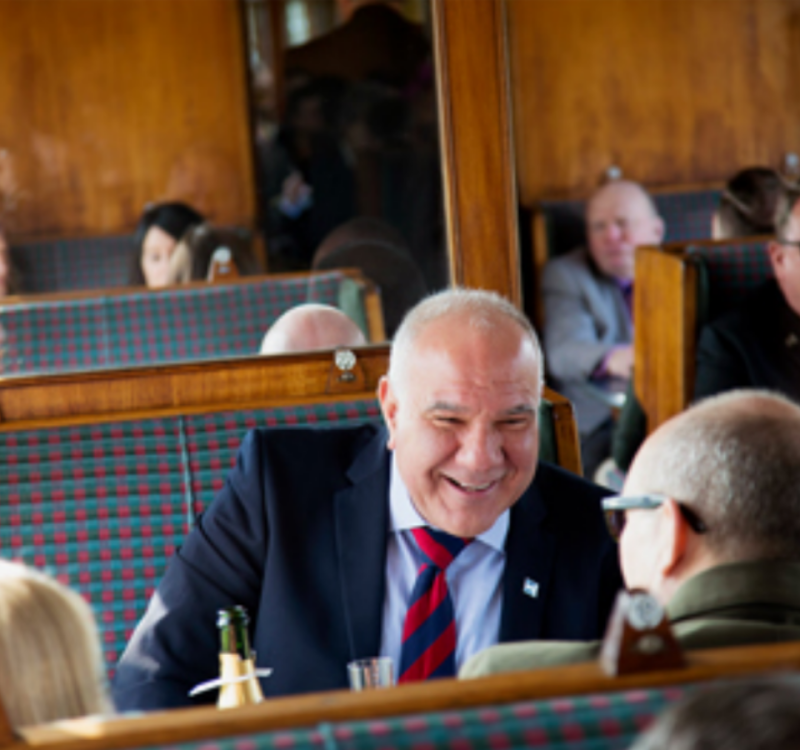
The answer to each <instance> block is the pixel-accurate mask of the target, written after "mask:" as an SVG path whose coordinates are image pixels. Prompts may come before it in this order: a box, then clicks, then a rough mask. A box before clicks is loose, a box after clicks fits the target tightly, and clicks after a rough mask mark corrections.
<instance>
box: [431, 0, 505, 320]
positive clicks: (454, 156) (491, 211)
mask: <svg viewBox="0 0 800 750" xmlns="http://www.w3.org/2000/svg"><path fill="white" fill-rule="evenodd" d="M433 9H434V14H433V20H434V33H435V37H436V45H435V47H436V63H437V65H436V67H437V85H438V92H439V128H440V131H441V134H442V150H443V160H444V164H443V170H444V188H445V191H444V192H445V215H446V219H447V230H448V246H449V251H450V262H451V279H452V281H453V282H454V283H456V284H460V285H463V286H470V287H480V288H483V289H492V290H494V291H497V292H499V293H501V294H503V295H505V296H507V297H508V298H510V299H511V300H513V301H514V302H516V303H517V304H518V305H519V304H520V302H521V296H520V261H519V240H518V237H517V229H516V198H515V195H516V185H515V182H514V166H513V155H512V148H511V138H510V133H511V131H510V128H511V123H510V111H509V110H510V102H509V98H508V86H509V79H508V64H507V50H506V34H505V19H504V8H503V4H502V2H501V0H435V1H434V3H433Z"/></svg>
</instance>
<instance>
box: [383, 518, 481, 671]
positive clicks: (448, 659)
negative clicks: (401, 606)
mask: <svg viewBox="0 0 800 750" xmlns="http://www.w3.org/2000/svg"><path fill="white" fill-rule="evenodd" d="M411 533H412V535H413V537H414V541H415V542H416V543H417V547H419V551H420V552H421V553H422V556H423V559H424V562H423V563H422V565H421V566H420V568H419V571H418V572H417V580H416V583H415V584H414V589H413V591H412V592H411V600H410V602H409V605H408V611H407V612H406V620H405V623H404V625H403V647H402V650H401V654H400V671H399V676H398V680H397V681H398V682H401V683H402V682H413V681H416V680H428V679H431V678H435V677H453V676H455V673H456V660H455V653H456V622H455V615H454V612H453V600H452V598H451V597H450V591H449V589H448V587H447V577H446V574H447V569H448V567H450V564H451V563H452V562H453V560H455V559H456V557H458V555H459V554H460V553H461V552H462V551H463V550H464V548H465V547H466V546H467V545H468V544H469V543H470V541H472V540H471V539H460V538H459V537H456V536H452V535H451V534H446V533H444V532H443V531H436V530H435V529H431V528H429V527H427V526H421V527H419V528H416V529H412V531H411Z"/></svg>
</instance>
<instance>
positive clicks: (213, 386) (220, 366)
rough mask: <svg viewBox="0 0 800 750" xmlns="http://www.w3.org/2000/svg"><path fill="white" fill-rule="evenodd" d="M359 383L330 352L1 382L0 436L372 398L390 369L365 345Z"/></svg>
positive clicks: (378, 350) (383, 353)
mask: <svg viewBox="0 0 800 750" xmlns="http://www.w3.org/2000/svg"><path fill="white" fill-rule="evenodd" d="M354 351H355V352H356V355H357V360H356V365H355V368H354V369H353V371H352V376H353V377H352V378H342V377H340V376H341V373H340V371H339V369H338V368H337V367H335V365H334V361H333V357H332V356H331V352H324V351H320V352H305V353H301V354H286V355H272V356H268V357H259V356H255V357H240V358H236V359H220V360H215V361H207V362H197V363H194V362H190V363H185V364H176V365H168V366H150V367H135V368H128V369H114V370H112V369H109V370H97V371H95V372H82V373H73V374H65V375H39V376H35V377H33V376H32V377H19V378H17V377H14V378H2V379H0V432H8V431H13V430H21V429H36V428H39V427H45V426H46V427H54V426H59V425H64V424H76V423H86V422H110V421H115V420H118V419H136V418H143V417H153V416H166V415H171V414H190V413H198V412H213V411H227V410H229V409H247V408H257V407H262V406H285V405H287V404H298V403H304V404H306V403H317V402H320V401H336V400H337V399H345V400H346V399H350V398H365V397H366V398H368V397H370V396H371V395H372V394H376V393H377V389H378V381H379V379H380V378H381V376H382V375H384V374H385V373H386V370H387V368H388V365H389V350H388V347H385V346H370V347H361V348H358V349H355V350H354Z"/></svg>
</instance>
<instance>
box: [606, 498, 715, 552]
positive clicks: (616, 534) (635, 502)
mask: <svg viewBox="0 0 800 750" xmlns="http://www.w3.org/2000/svg"><path fill="white" fill-rule="evenodd" d="M668 499H669V498H668V497H667V496H666V495H655V494H653V495H628V496H625V495H614V496H613V497H606V498H603V513H604V514H605V517H606V526H607V527H608V533H609V534H611V536H612V538H613V539H614V541H616V542H618V541H619V538H620V536H621V535H622V530H623V529H624V528H625V521H626V516H625V512H626V511H629V510H654V509H655V508H658V507H660V506H661V505H663V504H664V503H665V502H666V501H667V500H668ZM678 508H680V511H681V515H682V516H683V517H684V518H685V519H686V523H688V524H689V527H690V528H691V529H692V531H694V532H695V534H705V533H706V532H707V531H708V527H707V526H706V525H705V523H704V522H703V521H702V520H701V519H700V517H699V516H698V515H697V514H696V513H695V512H694V511H693V510H692V509H691V508H689V507H687V506H686V505H684V504H683V503H678Z"/></svg>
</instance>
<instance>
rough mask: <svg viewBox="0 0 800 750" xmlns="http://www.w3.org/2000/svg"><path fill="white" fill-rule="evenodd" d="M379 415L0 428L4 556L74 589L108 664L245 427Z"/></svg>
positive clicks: (330, 407)
mask: <svg viewBox="0 0 800 750" xmlns="http://www.w3.org/2000/svg"><path fill="white" fill-rule="evenodd" d="M379 418H380V411H379V408H378V405H377V402H376V401H375V400H373V399H368V400H359V401H349V402H332V403H322V404H310V405H306V406H299V407H281V408H273V409H258V410H248V411H237V412H225V413H216V414H199V415H188V416H176V417H168V418H161V419H155V418H154V419H141V420H132V421H128V422H115V423H110V424H98V425H80V426H69V427H58V428H50V429H39V430H25V431H16V432H0V488H2V489H0V500H2V502H0V555H2V556H3V557H6V558H12V559H16V560H21V561H23V562H25V563H28V564H30V565H35V566H37V567H39V568H42V569H44V570H46V571H48V572H49V573H51V574H53V575H55V576H56V577H57V578H58V579H59V580H60V581H62V582H63V583H65V584H67V585H70V586H72V587H74V588H75V589H76V590H78V591H79V592H80V593H81V594H82V595H83V597H84V598H85V599H87V600H88V601H89V603H90V604H91V605H92V609H93V610H94V613H95V616H96V618H97V624H98V627H99V629H100V637H101V640H102V642H103V646H104V656H105V659H106V664H107V666H108V667H112V666H113V665H114V664H115V663H116V662H117V660H118V659H119V657H120V656H121V655H122V650H123V649H124V648H125V645H126V643H127V641H128V639H129V638H130V636H131V633H132V632H133V628H134V627H135V625H136V623H137V622H138V620H139V619H140V618H141V616H142V615H143V614H144V610H145V607H146V606H147V602H148V601H149V599H150V596H151V595H152V593H153V591H154V589H155V587H156V586H157V585H158V582H159V580H160V579H161V576H162V575H163V572H164V568H165V566H166V564H167V562H168V560H169V558H170V557H171V556H172V554H173V553H174V551H175V549H176V548H177V547H178V546H179V545H180V544H181V542H182V540H183V538H184V536H185V535H186V533H187V532H188V531H189V529H190V528H191V525H192V524H193V523H194V520H195V518H196V516H197V514H198V513H199V512H200V511H201V510H202V508H203V507H205V506H207V505H208V504H209V503H211V502H212V500H213V498H214V495H215V494H216V491H217V490H218V489H219V487H221V485H222V482H223V481H224V477H225V474H226V473H227V472H228V471H229V470H230V469H231V468H232V467H233V465H234V463H235V460H236V451H237V449H238V447H239V444H240V443H241V440H242V438H243V437H244V434H245V432H246V430H247V429H249V428H251V427H256V426H281V427H287V426H294V425H298V426H299V425H318V426H320V427H325V426H326V425H327V426H330V425H334V424H336V425H340V424H347V423H349V422H365V421H377V420H379Z"/></svg>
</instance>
